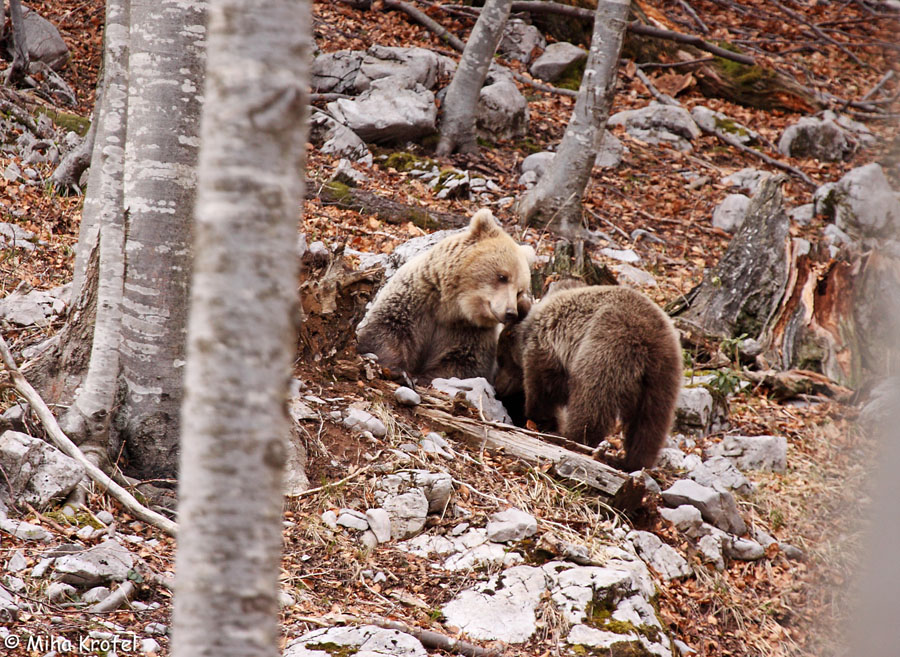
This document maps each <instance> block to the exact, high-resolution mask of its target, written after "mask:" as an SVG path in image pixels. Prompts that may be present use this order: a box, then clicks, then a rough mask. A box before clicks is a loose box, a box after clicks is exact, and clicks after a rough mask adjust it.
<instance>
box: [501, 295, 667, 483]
mask: <svg viewBox="0 0 900 657" xmlns="http://www.w3.org/2000/svg"><path fill="white" fill-rule="evenodd" d="M497 359H498V365H499V369H498V372H497V377H496V388H497V393H498V395H500V396H501V397H508V396H515V395H516V394H517V393H520V392H521V391H522V390H524V393H525V416H526V417H527V418H528V419H530V420H533V421H534V422H536V423H537V424H538V425H539V426H541V427H543V428H546V429H553V428H554V427H555V428H556V429H557V430H558V431H559V433H560V434H562V435H563V436H565V437H566V438H568V439H570V440H574V441H576V442H580V443H585V444H588V445H591V446H596V445H598V444H599V443H600V441H602V440H603V439H604V438H605V437H606V436H607V435H609V434H610V433H611V432H612V430H613V428H614V427H615V424H616V420H617V419H621V420H622V422H623V424H624V425H625V460H624V462H623V464H622V466H623V469H624V470H625V471H627V472H631V471H633V470H637V469H639V468H644V467H651V466H652V465H653V464H654V463H655V462H656V457H657V454H658V453H659V449H660V447H661V446H662V444H663V442H664V441H665V438H666V435H667V434H668V432H669V429H670V428H671V426H672V420H673V417H674V413H675V403H676V399H677V397H678V390H679V386H680V385H681V376H682V375H681V344H680V341H679V339H678V334H677V333H676V331H675V328H674V327H673V326H672V322H671V321H670V320H669V318H668V317H667V316H666V315H665V313H663V312H662V310H660V309H659V308H658V307H657V306H656V304H654V303H653V302H652V301H650V300H649V299H648V298H647V297H645V296H644V295H642V294H641V293H639V292H635V291H634V290H630V289H628V288H624V287H619V286H608V285H595V286H587V285H585V284H584V283H581V282H580V281H572V280H567V281H562V282H560V283H557V284H555V285H554V286H552V287H551V290H550V291H549V292H548V294H547V295H546V296H544V298H543V299H542V300H541V301H540V303H538V304H536V305H535V306H534V307H533V308H532V309H531V311H530V312H529V313H528V315H527V316H526V317H525V318H524V319H523V320H522V321H521V322H519V323H518V324H514V325H512V326H508V327H507V328H506V329H504V331H503V333H502V334H501V336H500V344H499V345H498V348H497Z"/></svg>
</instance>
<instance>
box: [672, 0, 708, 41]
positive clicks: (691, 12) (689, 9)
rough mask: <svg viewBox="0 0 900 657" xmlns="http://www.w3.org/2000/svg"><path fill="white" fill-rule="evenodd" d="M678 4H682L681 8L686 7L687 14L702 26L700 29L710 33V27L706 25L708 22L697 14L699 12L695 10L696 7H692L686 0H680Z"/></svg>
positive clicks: (704, 32)
mask: <svg viewBox="0 0 900 657" xmlns="http://www.w3.org/2000/svg"><path fill="white" fill-rule="evenodd" d="M678 4H679V5H681V8H682V9H684V11H685V12H686V13H687V15H688V16H690V17H691V18H692V19H693V20H694V22H695V23H696V24H697V27H699V28H700V31H701V32H703V34H708V33H709V28H708V27H707V26H706V23H704V22H703V21H702V20H701V19H700V16H698V15H697V12H696V11H694V8H693V7H691V5H690V4H689V3H687V2H685V0H678Z"/></svg>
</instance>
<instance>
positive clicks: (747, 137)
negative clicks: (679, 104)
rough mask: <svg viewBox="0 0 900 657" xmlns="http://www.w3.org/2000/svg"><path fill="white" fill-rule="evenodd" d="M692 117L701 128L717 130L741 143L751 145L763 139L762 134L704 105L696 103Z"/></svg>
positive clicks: (692, 110)
mask: <svg viewBox="0 0 900 657" xmlns="http://www.w3.org/2000/svg"><path fill="white" fill-rule="evenodd" d="M691 117H692V118H693V119H694V121H695V122H696V123H697V125H698V126H700V128H702V129H703V130H706V131H708V132H716V131H717V130H718V131H720V132H722V133H724V134H726V135H728V136H730V137H733V138H734V139H736V140H737V141H738V142H739V143H741V144H744V145H745V146H749V145H750V144H755V143H759V142H761V141H762V137H761V136H760V134H759V133H758V132H756V131H754V130H751V129H750V128H748V127H747V126H745V125H742V124H740V123H738V122H737V121H735V120H734V119H732V118H730V117H728V116H727V115H725V114H722V112H716V111H715V110H711V109H709V108H708V107H704V106H703V105H695V106H694V107H692V108H691Z"/></svg>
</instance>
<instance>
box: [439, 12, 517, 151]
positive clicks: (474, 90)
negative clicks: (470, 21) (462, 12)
mask: <svg viewBox="0 0 900 657" xmlns="http://www.w3.org/2000/svg"><path fill="white" fill-rule="evenodd" d="M511 4H512V0H487V1H486V2H485V3H484V7H483V8H482V9H481V13H480V14H479V15H478V20H477V21H475V27H474V28H472V33H471V34H470V35H469V40H468V41H466V48H465V50H464V51H463V54H462V58H461V59H460V60H459V65H458V66H457V67H456V73H454V74H453V80H452V81H451V82H450V86H449V87H447V95H446V96H445V98H444V102H443V104H442V105H441V115H442V118H441V139H440V141H439V142H438V145H437V151H436V152H437V154H438V155H439V156H445V155H450V153H452V152H453V151H455V150H457V151H460V152H461V153H466V152H472V151H475V150H477V144H476V141H475V110H476V107H477V106H478V96H479V93H480V92H481V87H482V85H483V84H484V80H485V77H487V73H488V69H489V68H490V66H491V59H492V58H493V57H494V53H495V52H496V51H497V46H498V45H499V44H500V39H501V38H502V37H503V28H504V27H505V26H506V19H507V18H509V7H510V5H511Z"/></svg>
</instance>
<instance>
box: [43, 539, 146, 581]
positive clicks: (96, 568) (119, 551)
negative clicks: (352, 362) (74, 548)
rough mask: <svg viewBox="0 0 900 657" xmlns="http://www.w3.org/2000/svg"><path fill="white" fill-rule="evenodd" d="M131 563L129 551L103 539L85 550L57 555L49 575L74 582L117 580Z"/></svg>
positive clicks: (123, 575) (124, 573)
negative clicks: (51, 572) (51, 573)
mask: <svg viewBox="0 0 900 657" xmlns="http://www.w3.org/2000/svg"><path fill="white" fill-rule="evenodd" d="M133 567H134V558H133V557H132V556H131V552H129V551H128V549H127V548H126V547H124V546H122V545H121V544H120V543H118V542H116V541H113V540H106V541H103V542H102V543H100V544H99V545H97V546H95V547H92V548H90V549H88V550H83V551H81V552H76V553H74V554H67V555H64V556H62V557H59V558H58V559H57V560H56V564H55V566H54V572H53V579H55V580H59V581H62V582H66V583H68V584H75V585H77V586H91V585H96V584H104V583H107V582H121V581H123V580H124V579H125V578H126V577H128V572H129V571H130V570H131V569H132V568H133Z"/></svg>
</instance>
